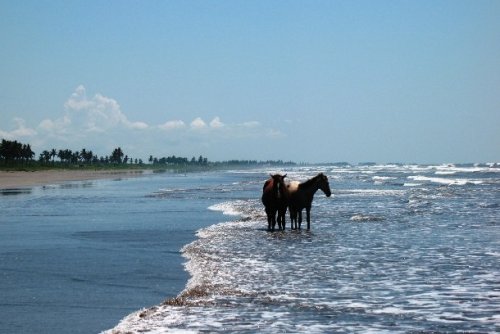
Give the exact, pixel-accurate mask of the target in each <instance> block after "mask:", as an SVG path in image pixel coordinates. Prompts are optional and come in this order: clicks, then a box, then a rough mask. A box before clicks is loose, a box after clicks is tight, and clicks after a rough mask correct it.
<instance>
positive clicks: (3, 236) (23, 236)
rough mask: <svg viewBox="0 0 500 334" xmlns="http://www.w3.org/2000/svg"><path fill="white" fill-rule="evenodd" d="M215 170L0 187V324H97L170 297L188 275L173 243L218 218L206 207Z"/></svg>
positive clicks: (91, 327)
mask: <svg viewBox="0 0 500 334" xmlns="http://www.w3.org/2000/svg"><path fill="white" fill-rule="evenodd" d="M225 178H227V177H226V175H225V174H219V173H192V174H186V175H183V174H171V173H161V174H157V173H155V174H153V173H150V174H146V175H144V176H141V177H137V178H125V179H123V178H116V179H110V180H93V181H83V182H67V183H63V184H49V185H45V186H39V187H31V188H22V189H8V190H2V191H0V333H9V334H12V333H22V334H24V333H47V334H58V333H61V334H66V333H85V334H87V333H99V332H101V331H103V330H105V329H107V328H110V327H113V326H114V325H116V323H118V322H119V321H120V319H122V318H123V317H125V316H126V315H127V314H129V313H131V312H133V311H135V310H137V309H140V308H143V307H146V306H152V305H155V304H159V303H161V302H162V301H163V300H165V298H169V297H175V296H176V295H177V294H178V293H179V292H180V291H181V290H182V289H183V288H184V287H185V284H186V281H187V280H188V278H189V275H188V273H187V272H186V271H185V270H184V267H183V262H184V259H183V258H182V257H181V253H180V251H181V248H182V247H183V246H184V245H186V244H188V243H190V242H192V241H193V240H194V239H195V237H196V236H195V233H196V231H197V230H198V229H200V228H202V227H205V226H209V225H212V224H214V223H216V222H220V221H221V214H220V213H219V212H215V211H210V210H207V207H209V206H210V205H213V204H214V203H217V202H219V201H224V200H226V199H227V198H226V197H224V194H223V189H221V191H219V192H217V191H216V189H220V187H224V186H223V185H224V184H227V183H230V182H231V181H228V180H226V179H225ZM172 189H173V190H174V191H173V192H172V193H170V194H169V191H170V190H172ZM175 189H179V191H175ZM198 189H199V190H198ZM207 189H210V190H215V191H213V192H212V191H206V190H207ZM177 193H179V194H180V195H177ZM219 193H221V194H219ZM164 194H169V196H164Z"/></svg>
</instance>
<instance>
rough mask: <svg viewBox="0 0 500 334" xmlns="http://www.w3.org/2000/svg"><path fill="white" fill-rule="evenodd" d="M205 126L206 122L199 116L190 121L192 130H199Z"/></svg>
mask: <svg viewBox="0 0 500 334" xmlns="http://www.w3.org/2000/svg"><path fill="white" fill-rule="evenodd" d="M206 127H207V123H205V121H204V120H202V119H201V118H200V117H197V118H195V119H194V120H193V121H192V122H191V129H193V130H201V129H204V128H206Z"/></svg>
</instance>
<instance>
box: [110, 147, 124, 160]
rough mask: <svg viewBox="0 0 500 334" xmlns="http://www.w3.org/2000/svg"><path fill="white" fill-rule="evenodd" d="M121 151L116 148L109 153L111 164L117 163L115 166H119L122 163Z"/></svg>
mask: <svg viewBox="0 0 500 334" xmlns="http://www.w3.org/2000/svg"><path fill="white" fill-rule="evenodd" d="M123 155H124V154H123V151H122V149H121V148H120V147H118V148H115V149H114V150H113V153H111V158H110V160H111V162H114V163H117V164H121V163H122V158H123Z"/></svg>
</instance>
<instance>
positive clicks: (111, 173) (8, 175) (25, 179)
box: [0, 169, 150, 190]
mask: <svg viewBox="0 0 500 334" xmlns="http://www.w3.org/2000/svg"><path fill="white" fill-rule="evenodd" d="M149 172H150V171H149V170H143V169H127V170H71V169H50V170H43V171H38V170H36V171H0V190H8V189H20V188H29V187H35V186H43V185H47V184H52V183H58V184H59V183H64V182H71V181H86V180H98V179H112V178H115V177H138V176H143V175H145V174H149Z"/></svg>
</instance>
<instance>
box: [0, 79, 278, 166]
mask: <svg viewBox="0 0 500 334" xmlns="http://www.w3.org/2000/svg"><path fill="white" fill-rule="evenodd" d="M63 106H64V113H63V114H62V115H61V116H60V117H57V118H45V119H43V120H42V121H41V122H40V123H39V124H38V125H36V126H29V125H28V124H27V122H26V120H24V119H21V118H15V119H13V127H12V129H11V130H5V129H0V136H1V137H2V138H5V139H8V140H14V139H16V140H20V141H24V142H29V143H32V144H33V147H34V149H35V150H39V151H40V150H44V149H50V148H58V149H59V148H74V149H77V148H78V149H80V148H82V147H85V148H88V149H91V150H93V151H94V152H96V153H97V154H109V151H110V149H112V148H113V147H117V146H120V147H122V148H124V149H125V150H135V152H131V154H133V155H135V156H137V155H141V154H144V149H146V150H147V151H148V154H154V153H155V152H158V151H161V150H164V149H165V148H164V146H165V143H167V144H168V146H169V148H170V149H171V150H175V151H176V152H178V151H180V152H181V153H183V152H184V151H194V150H198V151H199V152H196V154H206V153H205V152H203V150H207V149H208V148H209V146H211V145H218V144H220V143H224V142H225V141H228V140H230V141H231V143H232V144H235V140H237V139H244V138H262V137H274V138H276V137H279V136H284V134H283V133H282V132H281V131H280V130H276V129H268V128H263V127H262V126H261V123H260V122H258V121H255V120H249V121H245V122H242V123H234V124H229V123H225V122H223V121H222V120H221V119H220V117H219V116H214V117H212V118H211V120H210V121H205V120H204V119H203V118H202V117H196V118H195V119H193V120H191V121H185V120H180V119H173V120H167V121H166V122H164V123H162V124H157V125H150V124H148V123H147V122H146V121H142V120H138V121H131V120H129V118H128V117H127V116H126V114H125V113H124V112H123V111H122V108H121V106H120V104H119V103H118V101H117V100H115V99H113V98H111V97H108V96H105V95H103V94H100V93H97V94H95V95H93V96H92V97H89V96H88V95H87V90H86V88H85V87H84V86H83V85H79V86H78V87H76V89H75V90H74V92H73V93H72V94H71V95H70V96H69V98H68V99H67V100H66V101H65V102H64V104H63ZM155 145H159V146H158V147H156V148H155V147H154V146H155ZM139 146H141V148H139ZM174 146H175V147H174ZM149 152H150V153H149ZM37 153H40V152H37Z"/></svg>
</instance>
